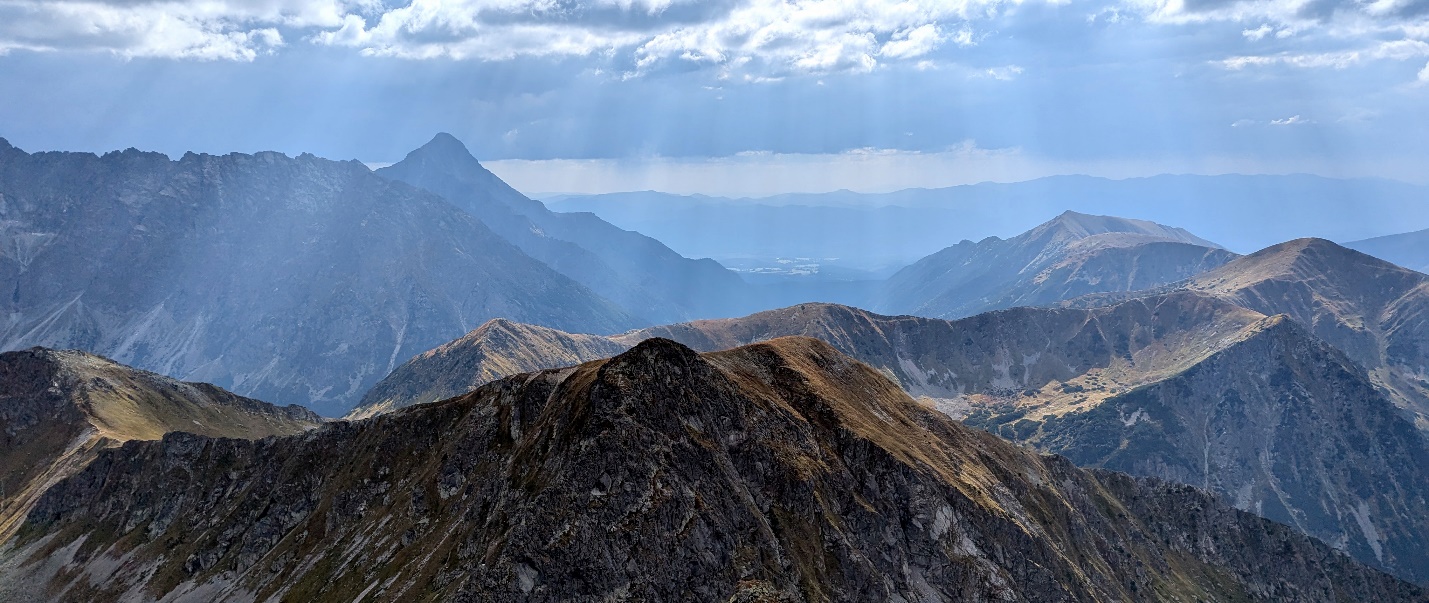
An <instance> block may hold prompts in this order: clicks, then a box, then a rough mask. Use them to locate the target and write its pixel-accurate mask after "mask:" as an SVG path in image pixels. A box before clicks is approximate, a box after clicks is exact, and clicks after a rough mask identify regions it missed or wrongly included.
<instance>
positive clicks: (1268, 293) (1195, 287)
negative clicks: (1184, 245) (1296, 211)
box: [1185, 239, 1429, 430]
mask: <svg viewBox="0 0 1429 603" xmlns="http://www.w3.org/2000/svg"><path fill="white" fill-rule="evenodd" d="M1185 288H1187V289H1189V290H1191V291H1197V292H1201V293H1205V294H1210V295H1215V296H1217V297H1220V298H1222V299H1225V300H1228V301H1230V302H1232V303H1235V304H1238V305H1241V306H1244V307H1247V308H1250V309H1253V310H1256V311H1258V312H1261V313H1264V314H1287V315H1289V316H1290V317H1291V318H1292V319H1294V320H1295V321H1296V322H1299V323H1300V324H1302V325H1304V326H1305V327H1307V328H1308V329H1310V331H1311V332H1313V333H1314V334H1315V336H1317V337H1319V338H1320V339H1323V340H1325V341H1326V342H1328V343H1329V344H1331V345H1333V346H1335V347H1336V348H1338V349H1340V350H1341V351H1343V352H1345V354H1347V355H1348V356H1349V357H1350V359H1352V360H1354V361H1355V362H1357V363H1359V365H1360V366H1362V367H1364V368H1365V369H1366V370H1368V371H1369V374H1370V376H1371V377H1372V378H1373V379H1374V382H1375V384H1376V385H1378V386H1379V387H1380V388H1382V389H1383V390H1384V391H1385V393H1386V394H1387V395H1388V396H1389V398H1390V400H1391V401H1393V402H1394V403H1395V404H1396V405H1397V406H1399V407H1401V408H1403V409H1404V410H1405V411H1406V412H1408V413H1410V414H1411V416H1413V417H1414V420H1415V423H1416V425H1418V426H1419V428H1420V429H1421V430H1429V276H1425V275H1424V274H1421V273H1418V272H1414V271H1412V270H1407V269H1404V268H1401V267H1399V266H1395V265H1394V264H1391V263H1389V262H1386V261H1383V260H1380V259H1377V258H1374V257H1371V256H1368V255H1365V254H1363V253H1360V252H1358V251H1354V250H1351V249H1346V248H1344V247H1341V246H1339V245H1336V244H1334V243H1331V242H1330V241H1326V240H1323V239H1297V240H1294V241H1289V242H1286V243H1282V244H1280V245H1275V246H1273V247H1268V248H1266V249H1263V250H1261V251H1258V252H1256V253H1253V254H1251V255H1248V256H1245V257H1243V258H1239V259H1237V260H1235V261H1233V262H1231V263H1228V264H1226V265H1225V266H1222V267H1220V268H1218V269H1216V270H1212V271H1210V272H1207V273H1205V274H1202V275H1200V276H1197V277H1196V278H1194V279H1192V280H1191V281H1190V282H1189V283H1188V284H1186V285H1185Z"/></svg>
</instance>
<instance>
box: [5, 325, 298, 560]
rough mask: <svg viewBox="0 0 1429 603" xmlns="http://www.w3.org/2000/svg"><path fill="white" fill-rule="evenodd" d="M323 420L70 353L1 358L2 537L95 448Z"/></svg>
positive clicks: (291, 427)
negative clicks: (176, 433)
mask: <svg viewBox="0 0 1429 603" xmlns="http://www.w3.org/2000/svg"><path fill="white" fill-rule="evenodd" d="M320 423H321V419H320V418H319V417H318V416H317V415H315V414H313V413H312V411H309V410H307V409H305V408H303V407H301V406H289V407H286V408H280V407H277V406H273V405H271V404H267V403H264V402H259V401H258V400H252V399H249V398H244V397H241V396H236V395H233V394H231V393H229V392H227V391H224V390H222V389H219V388H217V387H214V386H212V385H209V384H207V383H180V382H178V381H174V380H173V379H169V378H167V377H162V376H159V375H156V374H153V373H149V372H145V371H139V370H134V369H131V368H129V367H127V366H124V365H121V364H117V363H115V362H113V361H110V360H108V359H105V358H101V357H98V356H94V355H91V354H86V353H84V352H77V351H57V350H47V349H44V348H34V349H30V350H25V351H20V352H6V353H4V354H0V427H3V428H4V432H3V433H0V540H3V539H6V538H8V537H9V536H10V535H11V534H12V533H13V531H14V529H15V528H16V527H17V526H18V524H19V522H20V521H21V520H22V519H24V517H25V514H26V513H28V512H29V510H30V508H31V507H32V506H33V505H34V503H35V500H36V499H37V498H38V497H39V496H40V494H41V493H43V492H44V491H45V489H47V488H49V487H50V486H51V485H53V484H55V483H56V482H58V481H59V480H61V479H63V478H64V477H67V476H69V475H73V474H74V473H76V472H78V471H79V470H80V469H82V468H83V467H84V466H85V465H86V464H87V463H89V462H90V461H92V460H93V459H94V458H95V457H96V455H97V454H98V451H99V450H101V449H103V448H107V447H113V446H118V445H120V444H121V443H123V442H126V441H129V440H157V439H159V438H161V437H163V435H164V434H166V433H169V432H173V431H186V432H190V433H198V434H203V435H206V436H215V437H230V438H263V437H267V436H272V435H289V434H294V433H300V432H302V431H305V430H308V429H312V428H315V427H317V426H318V425H319V424H320Z"/></svg>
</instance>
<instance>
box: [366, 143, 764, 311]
mask: <svg viewBox="0 0 1429 603" xmlns="http://www.w3.org/2000/svg"><path fill="white" fill-rule="evenodd" d="M377 173H378V174H379V175H381V176H383V177H385V178H389V179H392V180H399V181H402V182H406V183H408V184H411V185H413V186H417V187H420V188H424V189H426V190H429V191H432V192H435V193H437V194H439V195H442V196H443V197H445V198H446V199H447V200H448V201H451V202H452V203H453V204H455V205H456V206H458V207H460V208H462V209H464V210H466V211H467V212H469V213H471V214H472V215H474V216H476V217H478V218H480V219H481V221H482V222H484V223H485V224H486V225H488V226H490V227H491V228H492V229H493V230H494V231H495V232H496V233H497V234H499V235H501V236H502V237H504V238H505V239H506V240H508V241H510V242H512V243H514V244H515V245H516V246H517V247H520V248H521V250H522V251H525V252H526V253H528V254H530V255H531V256H532V257H535V258H536V259H539V260H541V261H543V262H545V263H546V264H548V265H550V266H551V267H552V268H555V269H556V270H557V271H559V272H560V273H561V274H564V275H566V276H568V277H570V278H572V279H574V280H575V281H577V282H579V283H581V284H583V285H585V286H587V287H589V288H590V289H592V290H594V291H596V292H597V293H599V294H601V295H603V296H605V297H606V298H608V299H610V300H612V301H614V302H616V303H617V304H620V305H621V306H622V307H624V308H625V309H627V310H628V311H629V312H630V313H631V314H633V315H635V316H639V317H641V318H643V319H645V320H646V321H648V322H647V324H652V323H662V322H673V321H679V320H689V319H691V318H702V317H711V316H732V315H737V314H741V313H743V312H747V311H749V310H751V309H753V308H752V305H751V304H750V303H748V302H747V298H748V295H747V294H746V293H744V290H745V289H747V288H748V287H747V286H746V285H745V284H744V281H742V280H741V279H740V278H739V276H738V275H736V274H734V273H733V272H730V271H729V270H726V269H725V268H724V267H723V266H720V265H719V264H718V263H717V262H715V261H713V260H708V259H704V260H692V259H688V258H685V257H681V256H680V255H679V254H677V253H675V252H674V251H671V250H670V248H668V247H666V246H665V245H663V244H661V243H660V242H659V241H656V240H655V239H652V238H650V237H647V236H645V235H642V234H640V233H637V232H631V231H628V230H621V229H620V228H617V227H615V226H613V225H611V224H610V223H608V222H606V221H604V220H601V219H600V218H598V217H596V216H595V214H589V213H569V214H562V213H555V212H552V211H550V210H548V209H546V206H544V205H542V204H541V203H540V202H539V201H533V200H531V199H528V198H526V197H525V196H524V195H522V194H521V193H519V192H517V191H516V190H515V189H513V188H511V187H510V186H508V185H507V184H506V183H505V182H502V181H501V179H500V178H497V177H496V175H495V174H492V173H491V172H490V171H487V169H486V168H485V167H482V165H481V163H480V162H478V161H477V160H476V158H475V157H472V156H471V153H470V152H468V151H467V149H466V146H465V145H463V144H462V143H461V142H460V141H458V140H457V139H456V138H453V137H452V136H451V135H450V134H445V133H443V134H438V135H437V136H436V137H435V138H433V139H432V140H431V142H428V143H427V144H426V145H424V146H422V147H421V148H419V149H417V150H415V151H412V152H411V153H409V154H408V155H407V157H406V158H405V159H403V160H402V161H400V162H398V163H396V164H394V165H391V166H388V167H385V168H382V169H380V170H377Z"/></svg>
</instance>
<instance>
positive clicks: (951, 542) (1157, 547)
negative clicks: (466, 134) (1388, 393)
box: [0, 338, 1429, 602]
mask: <svg viewBox="0 0 1429 603" xmlns="http://www.w3.org/2000/svg"><path fill="white" fill-rule="evenodd" d="M160 492H162V493H164V495H163V496H155V494H156V493H160ZM14 546H15V547H16V548H15V549H14V550H13V552H12V553H11V554H10V555H9V558H8V559H5V560H3V561H0V577H3V579H0V585H3V586H0V590H3V591H5V592H0V597H3V596H4V595H12V596H13V595H15V594H16V593H20V592H50V593H52V594H53V596H54V597H55V598H56V599H57V600H85V601H117V600H127V599H134V598H145V599H149V598H161V597H162V598H164V599H165V600H172V601H198V600H202V601H233V600H244V601H248V600H279V599H285V600H292V599H302V600H316V599H322V600H393V601H395V600H413V599H417V598H423V599H425V598H431V599H439V600H455V601H495V600H511V599H513V598H520V599H523V600H532V601H557V600H647V601H656V600H690V599H697V600H709V601H781V602H782V601H860V600H907V601H928V600H1035V601H1049V600H1071V601H1097V600H1133V599H1149V598H1154V599H1162V600H1197V599H1200V600H1247V601H1279V600H1307V601H1308V600H1315V601H1364V600H1378V601H1415V600H1423V599H1424V598H1426V597H1429V591H1425V590H1423V589H1422V588H1419V587H1416V586H1414V585H1411V584H1409V583H1406V582H1401V581H1398V580H1395V579H1394V578H1392V577H1390V576H1388V575H1385V574H1382V573H1379V572H1376V571H1374V570H1370V569H1368V568H1365V567H1364V566H1362V565H1359V564H1357V563H1355V562H1353V561H1352V560H1350V559H1349V558H1348V557H1345V556H1344V555H1341V554H1339V553H1337V552H1336V551H1334V550H1333V549H1331V548H1330V547H1328V546H1326V545H1324V544H1322V543H1319V542H1316V541H1314V540H1312V539H1310V538H1307V537H1305V536H1303V535H1300V534H1299V533H1297V532H1295V531H1294V530H1292V529H1290V528H1287V527H1285V526H1281V525H1278V524H1275V523H1273V522H1270V521H1266V520H1264V519H1260V518H1257V517H1255V516H1253V515H1251V514H1248V513H1244V512H1240V511H1236V510H1234V509H1231V508H1229V507H1226V506H1224V505H1222V504H1220V503H1218V502H1217V501H1216V500H1215V499H1214V498H1212V497H1211V496H1209V495H1207V494H1205V493H1203V492H1200V491H1197V490H1195V489H1193V488H1189V487H1185V486H1175V485H1171V484H1165V483H1161V482H1157V481H1146V480H1135V479H1132V478H1129V477H1126V476H1124V475H1120V474H1114V473H1097V472H1088V471H1085V470H1081V469H1078V468H1076V467H1075V466H1073V465H1072V464H1071V463H1069V462H1067V461H1066V460H1064V459H1061V458H1058V457H1044V456H1039V455H1037V454H1034V453H1031V452H1029V451H1026V450H1022V449H1019V448H1017V447H1015V446H1012V445H1011V444H1008V443H1006V442H1004V441H1002V440H1000V439H998V438H996V437H993V436H991V435H988V434H986V433H983V432H979V431H975V430H971V429H967V428H965V427H962V426H960V425H958V424H957V423H956V422H954V421H952V420H950V419H948V418H947V417H945V416H943V415H940V414H938V413H936V412H935V411H932V410H929V409H927V408H924V407H922V406H919V405H918V404H917V403H915V402H914V401H913V400H912V399H911V398H909V397H907V395H906V394H904V393H903V392H902V391H901V390H899V389H898V387H897V386H896V385H895V384H894V383H892V382H891V381H889V380H887V379H886V378H885V377H883V376H882V375H880V374H879V373H878V372H877V371H876V370H874V369H872V368H870V367H868V366H866V365H863V364H861V363H859V362H857V361H855V360H853V359H851V358H849V357H847V356H844V355H842V354H841V353H839V352H838V351H836V350H834V349H833V348H832V347H830V346H828V344H825V343H822V342H820V341H818V340H814V339H808V338H784V339H776V340H772V341H770V342H766V343H762V344H757V345H753V346H747V347H742V348H736V349H733V350H729V351H725V352H719V353H711V354H697V353H695V352H694V351H692V350H690V349H689V348H686V347H684V346H681V345H679V344H677V343H675V342H672V341H669V340H665V339H658V338H657V339H651V340H647V341H645V342H642V343H640V344H639V345H637V346H636V347H635V348H633V349H631V350H630V351H628V352H625V353H623V354H621V355H619V356H616V357H614V358H611V359H608V360H603V361H597V362H592V363H587V364H583V365H580V366H576V367H571V368H566V369H557V370H549V371H544V372H540V373H535V374H530V375H524V376H521V377H516V378H508V379H505V380H502V381H497V382H494V383H492V384H490V385H488V386H485V387H483V388H480V389H478V390H477V391H475V392H473V393H471V394H468V395H466V396H462V397H460V398H456V399H452V400H447V401H444V402H440V403H436V404H424V405H419V406H415V407H411V408H406V409H402V410H399V411H397V412H394V413H391V414H387V415H383V416H380V417H376V418H373V419H369V420H366V421H361V422H356V423H337V424H332V425H329V426H328V427H325V428H323V429H320V430H318V431H316V432H313V433H311V434H308V435H304V436H296V437H285V438H276V439H268V440H262V441H256V442H255V441H251V440H235V439H212V438H207V437H204V436H198V435H190V434H171V435H169V436H166V437H165V438H164V439H163V440H162V441H157V442H131V443H129V444H127V445H125V446H124V447H123V448H122V449H120V450H110V451H106V452H104V453H102V454H101V455H100V458H99V459H97V460H96V461H95V462H93V463H91V464H90V465H89V466H88V467H87V468H85V469H84V471H82V472H81V473H80V474H79V475H77V476H75V477H73V478H71V479H68V480H66V481H64V482H62V483H60V484H58V485H57V486H55V487H54V488H52V489H51V490H50V491H49V492H48V493H46V494H45V495H44V496H43V497H42V499H41V500H40V501H39V504H38V505H37V506H36V508H35V511H34V512H32V513H31V514H30V515H29V517H28V519H27V521H26V523H25V524H24V525H23V526H22V527H21V529H20V533H19V537H18V539H17V540H16V541H15V545H14ZM43 589H48V590H47V591H46V590H43Z"/></svg>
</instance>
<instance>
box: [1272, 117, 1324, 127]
mask: <svg viewBox="0 0 1429 603" xmlns="http://www.w3.org/2000/svg"><path fill="white" fill-rule="evenodd" d="M1312 123H1315V122H1313V121H1310V120H1308V119H1305V118H1303V117H1300V116H1299V115H1291V116H1290V117H1286V118H1284V119H1272V120H1270V125H1272V126H1300V125H1304V124H1312Z"/></svg>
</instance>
